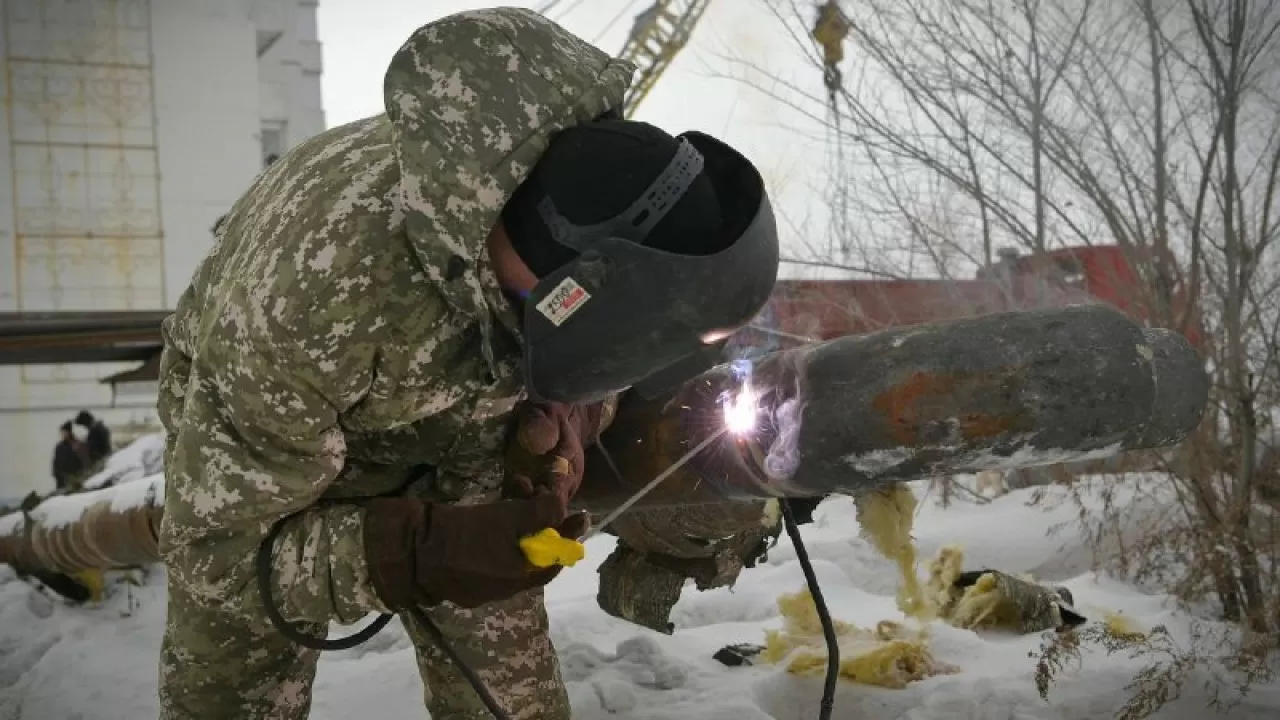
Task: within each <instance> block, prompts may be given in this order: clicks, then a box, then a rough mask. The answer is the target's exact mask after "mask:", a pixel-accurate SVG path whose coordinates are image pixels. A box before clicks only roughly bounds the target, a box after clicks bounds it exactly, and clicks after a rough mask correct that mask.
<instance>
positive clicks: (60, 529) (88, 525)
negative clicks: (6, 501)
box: [0, 479, 164, 573]
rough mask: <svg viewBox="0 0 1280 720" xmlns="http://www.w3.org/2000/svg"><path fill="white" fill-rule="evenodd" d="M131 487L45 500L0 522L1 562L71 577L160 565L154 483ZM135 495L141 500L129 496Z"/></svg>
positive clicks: (158, 500)
mask: <svg viewBox="0 0 1280 720" xmlns="http://www.w3.org/2000/svg"><path fill="white" fill-rule="evenodd" d="M135 482H136V483H137V485H134V484H133V483H130V484H126V485H119V486H115V487H111V488H105V489H102V490H92V491H89V492H85V493H77V494H74V495H63V496H56V497H50V498H47V499H45V500H44V501H43V502H41V503H40V504H39V505H37V506H36V507H35V508H34V509H32V510H30V511H29V512H15V513H11V514H9V515H5V516H3V517H0V563H5V564H8V565H12V566H14V567H17V568H21V569H24V570H40V571H46V572H57V573H74V572H78V571H80V570H84V569H86V568H102V569H108V568H123V567H131V566H136V565H146V564H149V563H154V562H159V561H160V548H159V528H160V519H161V517H162V516H163V514H164V506H163V497H162V495H161V494H160V493H159V492H157V490H156V488H157V486H158V483H159V481H158V479H157V480H152V481H148V480H145V479H144V480H138V481H135ZM140 490H142V491H145V496H144V497H143V498H141V501H136V500H135V499H134V498H131V497H130V495H131V494H135V493H138V492H139V491H140Z"/></svg>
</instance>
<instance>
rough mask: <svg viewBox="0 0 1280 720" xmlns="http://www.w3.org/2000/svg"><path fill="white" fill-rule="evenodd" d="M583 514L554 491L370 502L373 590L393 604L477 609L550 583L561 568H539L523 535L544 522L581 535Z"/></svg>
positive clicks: (367, 535)
mask: <svg viewBox="0 0 1280 720" xmlns="http://www.w3.org/2000/svg"><path fill="white" fill-rule="evenodd" d="M586 525H587V519H586V516H585V515H584V514H579V515H573V516H570V515H569V514H568V510H567V508H566V506H565V503H564V501H563V500H561V499H560V497H559V496H558V495H555V494H554V493H549V492H543V493H538V494H537V495H535V496H534V497H531V498H526V499H522V500H502V501H499V502H496V503H492V504H488V505H448V504H444V503H432V502H428V501H425V500H419V499H417V498H380V499H376V500H373V501H371V502H370V503H369V504H368V506H367V509H366V514H365V521H364V552H365V559H366V560H367V562H368V565H369V579H370V581H371V583H372V584H373V588H374V591H375V592H377V594H378V597H379V598H381V599H382V601H383V602H384V603H385V604H386V605H387V607H389V608H392V609H395V610H399V609H403V608H408V607H429V606H432V605H435V604H437V603H439V602H441V601H448V602H451V603H454V604H455V605H460V606H462V607H467V608H472V607H478V606H480V605H484V604H486V603H490V602H494V601H497V600H503V599H506V598H509V597H511V596H513V595H515V594H517V593H519V592H522V591H525V590H530V589H532V588H535V587H540V586H542V585H545V584H547V583H549V582H551V580H552V579H554V578H555V576H556V575H557V574H558V573H559V571H560V568H559V567H550V568H544V569H539V568H535V567H534V566H533V565H532V564H530V562H529V560H528V559H527V558H526V557H525V554H524V552H523V551H522V550H521V547H520V541H521V539H523V538H525V537H528V536H530V535H533V534H535V533H537V532H539V531H540V530H543V529H544V528H555V529H556V530H557V532H559V533H560V534H561V535H563V536H565V537H571V538H577V537H581V536H582V534H583V532H585V530H586Z"/></svg>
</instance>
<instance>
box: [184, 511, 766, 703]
mask: <svg viewBox="0 0 1280 720" xmlns="http://www.w3.org/2000/svg"><path fill="white" fill-rule="evenodd" d="M765 507H766V506H765V504H764V503H755V502H753V503H731V504H726V505H724V506H721V505H716V506H704V507H694V508H678V509H650V510H638V511H635V512H632V513H628V514H627V515H626V516H624V517H622V518H619V520H618V522H617V525H616V526H615V528H614V532H616V533H617V535H618V536H619V545H618V549H617V550H616V551H615V553H614V555H613V556H611V557H610V558H609V559H608V560H607V561H606V562H605V564H604V566H602V567H601V580H600V595H599V600H600V605H601V607H602V608H604V610H605V611H606V612H609V613H610V614H612V615H615V616H617V617H620V618H623V619H626V620H630V621H632V622H635V623H637V624H640V625H644V626H646V627H653V628H655V629H659V630H662V631H664V632H669V631H670V629H669V626H668V625H667V615H668V613H669V612H670V610H671V607H672V606H673V605H674V604H675V602H676V600H678V599H679V597H680V592H681V589H682V587H683V585H684V583H685V580H686V579H688V578H693V579H694V580H695V581H696V582H697V584H698V586H699V587H700V588H704V589H705V588H708V587H717V586H719V585H723V584H727V583H729V582H732V581H733V580H734V579H735V578H736V577H737V575H738V572H739V571H740V570H741V568H742V567H743V565H744V564H750V562H751V560H752V559H753V558H755V557H757V556H758V554H759V552H758V551H759V549H760V548H761V547H762V543H763V541H764V540H765V539H766V538H768V537H769V536H770V535H771V534H772V535H776V534H777V527H776V524H775V525H770V523H769V522H768V519H767V513H766V512H765ZM427 613H428V615H429V616H430V617H431V619H432V620H433V621H434V622H435V623H436V625H437V626H439V628H440V630H441V632H442V633H443V634H444V637H445V638H446V639H447V640H448V641H449V643H450V644H451V645H452V646H453V648H454V650H455V651H456V652H457V653H458V654H459V656H460V657H461V658H462V659H463V660H464V661H465V662H466V663H467V665H468V666H470V667H471V668H472V669H473V670H475V672H476V673H477V675H479V677H480V678H481V679H482V680H484V682H485V685H486V687H487V689H488V690H489V692H490V693H491V694H492V695H493V696H494V699H496V700H497V701H498V703H499V704H500V705H502V706H503V707H504V708H505V709H506V710H507V713H508V715H509V716H510V717H511V718H512V720H534V719H536V720H569V718H570V709H569V699H568V693H567V692H566V690H565V687H564V683H563V681H562V679H561V675H560V666H559V662H558V660H557V658H556V655H555V650H554V648H553V647H552V645H551V639H550V634H549V627H548V619H547V613H546V609H545V607H544V605H543V597H542V593H541V592H533V593H524V594H521V595H517V596H516V597H513V598H511V599H509V600H506V601H504V602H499V603H493V604H490V605H487V606H484V607H481V608H476V609H474V610H464V609H462V608H458V607H456V606H452V605H448V604H445V605H442V606H439V607H436V608H432V609H430V610H428V611H427ZM401 620H402V621H403V622H404V625H405V628H406V630H407V631H408V633H409V636H410V638H411V639H412V641H413V644H414V648H415V652H416V656H417V662H418V670H419V673H420V675H421V676H422V681H423V684H424V686H425V700H426V707H427V709H428V710H429V711H430V713H431V716H432V717H433V718H438V719H440V720H444V719H446V718H448V719H450V720H488V719H489V718H490V715H489V713H488V712H487V711H486V710H485V708H484V705H483V704H481V702H480V698H479V696H478V695H476V693H475V691H474V690H473V689H472V688H471V686H470V685H469V684H468V683H467V681H466V679H465V678H464V677H463V676H462V675H461V674H460V673H459V672H458V671H457V668H456V667H455V666H454V665H453V663H452V662H450V660H449V658H448V657H447V656H445V655H444V653H443V652H441V650H440V649H439V648H438V647H437V646H436V645H435V643H434V642H433V641H432V639H431V638H430V637H429V636H427V635H426V633H425V632H424V631H423V630H422V629H421V628H419V627H417V626H416V624H415V623H414V621H413V619H412V618H411V617H407V616H402V617H401ZM300 629H302V630H303V631H304V632H307V633H309V634H312V635H320V634H321V633H322V632H323V630H324V628H321V627H319V626H313V627H302V628H300ZM319 655H320V653H319V652H318V651H316V650H310V649H307V648H304V647H300V646H298V645H295V644H294V643H293V642H292V641H290V640H289V639H288V638H286V637H285V636H284V635H282V634H280V632H279V631H278V630H276V629H275V628H274V627H272V626H271V625H270V623H269V622H268V621H267V620H265V619H257V618H245V617H241V616H238V615H233V614H231V613H229V612H227V611H225V610H223V609H222V608H221V607H219V606H218V605H216V604H210V603H209V602H208V601H207V600H206V599H204V598H197V597H193V596H191V595H190V594H189V593H188V592H186V591H185V590H184V589H183V588H182V587H181V586H179V585H178V584H177V583H173V582H170V583H169V605H168V615H167V618H166V623H165V631H164V639H163V641H162V643H161V649H160V718H161V720H194V719H196V718H198V719H199V720H221V719H222V718H227V720H231V719H232V718H235V720H299V719H301V718H306V717H307V715H308V712H309V711H310V708H311V687H312V682H313V680H314V678H315V673H316V663H317V662H318V660H319Z"/></svg>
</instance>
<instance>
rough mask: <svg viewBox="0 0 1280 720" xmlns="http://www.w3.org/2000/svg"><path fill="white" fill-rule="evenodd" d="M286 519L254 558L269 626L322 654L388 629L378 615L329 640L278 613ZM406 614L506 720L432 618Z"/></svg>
mask: <svg viewBox="0 0 1280 720" xmlns="http://www.w3.org/2000/svg"><path fill="white" fill-rule="evenodd" d="M289 517H292V516H288V517H284V518H282V519H280V520H279V521H277V522H276V523H275V525H273V526H272V527H271V531H270V532H269V533H267V537H266V538H264V539H263V541H262V544H261V545H259V546H258V555H257V558H256V559H257V562H256V565H257V568H256V569H257V571H258V572H257V575H258V594H259V596H260V597H261V599H262V605H263V607H264V608H265V609H266V612H267V619H268V620H270V621H271V624H272V625H273V626H274V627H275V629H276V630H279V631H280V634H282V635H284V636H285V637H286V638H289V640H290V641H292V642H294V643H296V644H298V645H301V646H302V647H305V648H311V649H312V650H319V651H321V652H324V651H327V650H347V649H350V648H353V647H355V646H357V645H361V644H363V643H365V642H366V641H368V640H369V639H370V638H372V637H373V636H374V635H377V634H378V633H379V632H380V631H381V630H382V628H384V627H386V626H387V623H389V622H391V618H392V617H394V616H393V615H391V614H389V613H388V614H382V615H379V616H378V619H376V620H374V621H373V622H371V623H369V626H368V627H366V628H364V629H363V630H361V631H359V632H357V633H354V634H351V635H348V636H346V637H342V638H338V639H336V640H329V639H328V638H316V637H311V636H309V635H307V634H306V633H304V632H302V631H301V630H300V629H299V628H298V627H297V626H296V625H294V624H293V623H291V622H289V621H288V620H286V619H285V618H284V616H283V615H281V614H280V609H279V608H278V607H276V603H275V599H274V598H272V596H271V553H272V549H273V547H274V546H275V540H276V536H277V535H279V534H280V529H281V528H282V527H283V526H284V523H285V521H287V520H288V519H289ZM408 613H409V615H410V617H412V618H413V620H414V622H416V623H418V625H419V626H420V627H422V629H423V631H425V632H426V633H427V635H429V636H431V640H432V642H434V643H435V644H436V646H437V647H439V648H440V651H441V652H443V653H444V654H445V655H446V656H447V657H448V658H449V661H450V662H452V663H453V664H454V666H456V667H457V668H458V672H459V673H461V674H462V677H463V678H464V679H466V681H467V684H469V685H471V688H472V689H473V690H475V691H476V695H479V696H480V702H482V703H484V706H485V708H486V709H487V710H488V711H489V712H490V713H491V714H492V715H493V717H494V720H508V716H507V714H506V712H505V711H503V709H502V708H501V707H500V706H499V705H498V703H497V701H496V700H494V699H493V694H492V693H490V692H489V688H488V687H486V686H485V684H484V680H481V679H480V676H479V675H477V674H476V671H475V670H473V669H472V668H471V666H469V665H467V664H466V663H465V662H463V660H462V658H461V657H459V656H458V652H457V650H454V648H453V646H452V645H450V644H449V641H448V640H446V639H445V637H444V633H443V632H441V631H440V626H438V625H436V624H435V623H434V622H432V620H431V618H429V617H427V614H426V613H424V612H422V610H420V609H418V608H409V610H408Z"/></svg>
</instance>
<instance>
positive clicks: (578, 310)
mask: <svg viewBox="0 0 1280 720" xmlns="http://www.w3.org/2000/svg"><path fill="white" fill-rule="evenodd" d="M676 141H677V149H676V151H675V153H674V155H673V156H672V157H671V159H670V161H669V162H668V163H667V165H666V168H665V169H664V170H663V171H662V172H661V173H659V174H658V176H657V177H656V179H654V180H653V182H652V183H651V184H650V185H649V187H648V189H647V190H646V191H645V192H643V193H641V194H640V195H639V197H638V199H636V200H635V201H634V202H633V203H632V204H631V206H630V207H628V208H626V209H625V210H623V211H622V212H621V213H619V214H617V215H616V216H614V217H612V218H610V219H607V220H605V221H603V222H598V223H594V224H591V225H575V224H573V223H571V222H569V220H568V219H566V218H565V216H564V215H563V214H561V212H560V211H559V210H558V209H557V207H556V204H555V202H554V200H553V198H552V197H550V196H549V195H545V194H543V195H542V196H541V197H539V198H537V199H536V200H535V201H534V202H535V203H536V211H537V215H538V216H539V219H540V220H541V221H542V223H545V226H546V227H547V228H548V229H549V231H550V236H551V238H553V239H554V241H555V242H556V243H558V244H559V245H562V246H564V247H566V248H568V249H570V250H571V251H572V252H573V253H574V256H573V259H572V260H570V261H569V262H567V263H565V264H563V265H562V266H560V267H558V268H556V269H555V270H554V271H551V272H550V273H549V274H546V275H544V276H542V277H541V279H540V280H539V282H538V284H537V286H536V287H535V288H534V289H533V291H532V292H531V293H530V294H529V296H528V297H527V299H526V302H525V307H524V321H523V325H524V372H525V379H526V383H527V387H528V390H529V393H530V395H531V396H532V397H534V398H535V399H541V400H549V401H555V402H575V403H576V402H592V401H596V400H600V399H602V398H604V397H607V396H608V395H610V394H612V393H615V392H619V391H621V390H625V389H628V388H631V387H633V386H636V385H637V384H641V385H643V384H644V383H645V381H646V380H647V379H660V380H661V382H662V384H663V385H664V386H665V387H670V386H672V385H674V384H677V383H679V382H683V381H684V380H686V379H688V378H690V377H692V376H694V375H696V374H697V373H699V372H701V371H702V370H704V369H706V368H707V367H710V366H711V365H712V364H714V363H715V361H716V359H717V358H716V353H718V352H719V349H720V348H721V347H722V346H723V341H724V339H725V338H727V337H728V336H729V335H730V334H732V333H733V332H734V331H736V330H738V329H739V328H741V327H743V326H745V325H746V324H747V323H748V322H750V320H751V319H752V318H753V317H754V316H755V315H756V313H758V312H759V311H760V309H761V308H762V307H763V306H764V304H765V302H766V301H767V300H768V298H769V295H770V293H771V292H772V290H773V286H774V283H775V281H776V280H777V273H778V234H777V227H776V224H775V221H774V216H773V210H772V208H771V206H770V204H769V198H768V194H767V192H766V191H765V186H764V181H763V179H762V178H761V176H760V173H759V171H757V170H756V168H755V167H754V166H753V165H752V163H751V162H750V161H749V160H747V158H745V157H744V156H743V155H742V154H741V153H739V152H738V151H736V150H734V149H733V148H731V147H729V146H728V145H726V144H725V143H723V142H720V141H719V140H716V139H715V138H713V137H711V136H709V135H705V134H702V133H698V132H688V133H685V134H683V135H680V136H678V137H677V138H676ZM535 172H536V170H535ZM699 173H705V174H706V177H708V178H709V179H710V181H711V184H712V186H713V187H714V189H715V196H716V198H717V199H718V203H717V204H718V212H720V213H721V214H722V217H723V220H724V222H723V224H722V228H723V232H724V233H726V235H725V237H724V238H723V242H722V243H721V244H720V245H717V246H716V248H717V249H716V250H715V251H714V252H710V253H699V254H681V253H679V252H672V251H668V250H660V249H655V248H654V247H651V246H649V244H646V242H647V240H649V234H650V233H651V232H653V230H654V228H655V227H656V226H658V225H659V223H660V222H661V221H662V219H663V218H664V217H665V216H666V215H667V213H668V212H669V211H670V210H671V208H672V206H673V205H675V204H676V203H677V202H679V201H680V199H681V198H682V197H683V196H684V195H685V193H686V192H687V191H688V190H689V188H690V186H691V184H692V183H693V182H694V178H696V177H698V175H699ZM651 244H652V243H651Z"/></svg>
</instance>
